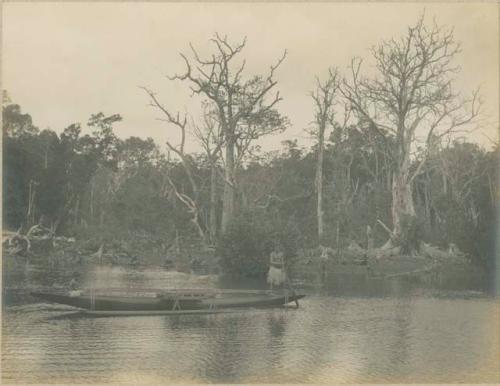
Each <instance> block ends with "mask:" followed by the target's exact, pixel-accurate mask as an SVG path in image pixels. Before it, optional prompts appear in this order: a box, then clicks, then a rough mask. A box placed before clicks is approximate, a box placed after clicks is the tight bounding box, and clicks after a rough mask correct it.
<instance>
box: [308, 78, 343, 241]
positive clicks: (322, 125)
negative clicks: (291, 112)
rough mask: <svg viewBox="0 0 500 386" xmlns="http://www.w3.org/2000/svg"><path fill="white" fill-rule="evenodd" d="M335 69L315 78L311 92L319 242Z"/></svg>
mask: <svg viewBox="0 0 500 386" xmlns="http://www.w3.org/2000/svg"><path fill="white" fill-rule="evenodd" d="M339 78H340V77H339V75H338V71H337V69H333V68H331V69H329V71H328V78H327V79H326V80H325V81H323V82H321V81H320V80H319V78H316V88H315V90H314V91H313V92H311V97H312V99H313V101H314V108H315V114H314V124H315V128H314V130H313V134H314V136H315V137H316V138H317V141H318V159H317V164H316V181H315V182H316V192H317V219H318V240H319V243H320V244H321V242H322V240H323V236H324V219H323V217H324V210H323V155H324V150H325V144H324V142H325V131H326V129H327V126H328V125H330V126H331V127H333V124H334V111H333V107H334V104H335V95H336V93H337V90H338V87H339Z"/></svg>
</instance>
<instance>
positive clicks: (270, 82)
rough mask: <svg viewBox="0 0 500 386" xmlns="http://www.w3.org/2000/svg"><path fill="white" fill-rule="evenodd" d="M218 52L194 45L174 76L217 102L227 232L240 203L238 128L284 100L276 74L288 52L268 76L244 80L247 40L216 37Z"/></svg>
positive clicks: (213, 41)
mask: <svg viewBox="0 0 500 386" xmlns="http://www.w3.org/2000/svg"><path fill="white" fill-rule="evenodd" d="M210 43H212V44H213V46H214V50H213V52H212V54H211V55H209V56H208V57H206V58H204V57H201V56H200V55H199V54H198V51H197V50H196V49H195V48H194V47H193V46H192V45H190V47H191V51H192V55H191V58H188V57H187V56H186V55H184V54H182V53H181V57H182V58H183V59H184V63H185V66H186V70H185V72H184V73H182V74H178V75H175V76H173V77H171V78H170V79H172V80H181V81H186V82H188V83H189V85H190V88H191V91H192V92H193V94H198V95H200V96H202V97H204V98H206V99H208V100H209V101H211V102H213V104H214V106H215V109H216V111H217V119H218V122H219V124H220V128H221V130H222V133H223V136H224V152H225V155H224V161H225V173H224V180H225V181H224V195H223V211H222V224H221V228H222V231H223V232H224V231H225V230H226V229H227V226H228V224H229V222H230V220H231V219H232V218H233V216H234V213H235V204H236V203H235V200H236V177H235V171H236V159H235V157H236V155H235V149H236V144H237V141H238V129H239V128H240V127H241V124H242V123H243V122H244V121H245V120H249V121H251V118H252V117H258V116H262V115H263V114H265V113H266V112H269V111H272V110H273V107H274V106H275V105H276V104H277V103H278V102H279V101H280V100H281V99H282V98H281V97H280V94H279V92H274V89H275V88H276V85H277V81H276V80H275V78H274V76H275V72H276V70H277V68H278V67H279V66H280V65H281V63H282V62H283V60H284V59H285V56H286V51H285V52H284V53H283V55H282V56H281V57H280V58H279V60H278V61H277V62H276V63H275V64H273V65H271V67H270V70H269V72H268V73H267V75H256V76H252V77H250V78H247V79H244V77H243V73H244V70H245V60H242V61H240V62H239V63H238V60H239V58H240V56H241V53H242V51H243V49H244V47H245V45H246V39H244V40H243V41H242V42H241V43H237V44H233V43H231V42H229V40H228V38H227V37H225V36H221V35H219V34H215V36H214V37H213V38H212V39H210Z"/></svg>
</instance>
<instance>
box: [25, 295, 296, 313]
mask: <svg viewBox="0 0 500 386" xmlns="http://www.w3.org/2000/svg"><path fill="white" fill-rule="evenodd" d="M31 294H32V295H33V296H35V297H37V298H39V299H42V300H44V301H47V302H50V303H58V304H65V305H69V306H73V307H77V308H81V309H84V310H86V311H88V312H89V313H94V314H96V315H97V314H99V313H101V314H110V313H115V314H116V315H120V314H131V313H137V314H158V313H160V314H162V313H163V314H170V313H181V312H182V313H188V312H189V311H196V312H198V313H209V312H210V313H211V312H215V311H216V310H219V309H229V308H242V307H246V308H260V307H275V306H283V305H286V304H288V303H291V302H295V304H296V305H297V306H298V300H299V299H301V298H303V297H304V295H300V294H295V293H290V294H287V293H284V292H281V293H276V292H269V291H210V290H209V291H204V290H196V291H193V290H190V291H162V292H151V291H149V292H148V291H141V292H129V291H120V292H118V291H100V292H95V291H70V292H32V293H31Z"/></svg>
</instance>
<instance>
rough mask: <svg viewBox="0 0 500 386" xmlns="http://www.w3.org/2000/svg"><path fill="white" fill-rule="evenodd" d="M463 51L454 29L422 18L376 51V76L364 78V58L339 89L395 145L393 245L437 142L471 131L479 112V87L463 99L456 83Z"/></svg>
mask: <svg viewBox="0 0 500 386" xmlns="http://www.w3.org/2000/svg"><path fill="white" fill-rule="evenodd" d="M459 51H460V46H459V44H457V43H455V41H454V38H453V30H448V29H445V28H443V27H440V26H438V25H436V23H433V24H432V25H431V26H427V25H426V24H425V23H424V17H423V16H422V17H421V18H420V19H419V20H418V22H417V23H416V25H414V26H412V27H409V28H408V31H407V33H406V35H405V36H403V37H402V38H400V39H390V40H387V41H384V42H382V43H381V44H380V45H379V46H377V47H374V48H373V49H372V54H373V58H374V61H375V67H376V75H375V76H374V77H372V78H366V77H363V76H362V75H361V64H362V60H360V59H353V61H352V63H351V68H350V72H351V75H350V79H346V80H344V82H343V83H342V86H341V88H340V90H341V93H342V95H343V96H344V97H345V98H346V99H347V100H348V101H349V103H350V104H351V107H352V109H353V111H354V112H355V114H356V116H357V118H358V120H359V121H360V122H361V123H362V126H365V127H366V128H367V129H366V130H365V134H367V135H368V132H372V133H375V134H376V135H377V136H379V137H380V138H381V139H382V140H383V141H384V142H385V143H386V145H387V146H388V148H389V147H390V154H391V158H392V159H391V162H392V165H393V170H392V220H393V232H392V238H391V239H392V242H393V243H394V242H395V241H397V240H399V239H400V236H401V235H402V234H403V229H402V227H403V225H402V219H403V218H404V217H405V216H409V217H410V218H413V217H414V216H415V208H414V203H413V197H412V182H413V180H414V179H415V177H416V176H418V175H419V174H420V172H421V171H422V167H423V165H424V164H425V162H426V160H427V156H428V154H429V151H430V149H431V148H432V146H433V141H435V140H438V139H440V138H442V137H444V136H447V135H452V134H454V133H457V132H458V131H463V130H469V129H470V128H471V125H470V124H471V123H472V122H473V121H474V119H475V118H476V117H477V115H478V112H479V107H480V100H479V98H478V93H477V91H475V92H473V94H472V96H471V97H470V98H462V97H461V96H460V95H459V94H457V93H456V92H455V91H454V90H453V87H452V80H453V75H454V74H456V73H457V72H458V67H457V66H455V65H454V64H453V60H454V58H455V57H456V55H457V54H458V53H459ZM415 165H416V166H415ZM389 245H390V244H388V246H389Z"/></svg>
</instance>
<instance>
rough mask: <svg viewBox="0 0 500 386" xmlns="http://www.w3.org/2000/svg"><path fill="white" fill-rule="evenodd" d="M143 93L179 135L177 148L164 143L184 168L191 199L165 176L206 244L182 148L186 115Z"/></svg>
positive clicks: (189, 165) (195, 188)
mask: <svg viewBox="0 0 500 386" xmlns="http://www.w3.org/2000/svg"><path fill="white" fill-rule="evenodd" d="M142 89H143V90H144V91H146V93H147V94H148V95H149V98H150V106H152V107H154V108H156V109H157V110H159V111H160V112H161V113H162V114H163V116H164V118H158V119H159V120H161V121H165V122H167V123H169V124H172V125H174V126H176V127H177V128H178V129H179V131H180V134H181V141H180V144H179V145H178V146H174V145H172V144H171V143H170V142H169V141H167V142H166V144H167V146H168V148H169V150H171V151H172V152H174V153H175V154H177V156H178V157H179V159H180V161H181V163H182V166H183V168H184V171H185V173H186V175H187V177H188V180H189V183H190V185H191V189H192V192H193V197H190V196H188V195H187V194H185V193H180V192H179V191H178V189H177V187H176V186H175V184H174V183H173V181H172V179H171V178H170V177H169V176H167V180H168V183H169V185H170V186H171V188H172V190H173V192H174V194H175V196H176V197H177V198H178V199H179V200H180V201H181V202H182V203H183V204H184V205H185V206H186V208H187V210H188V212H189V213H190V214H191V222H192V223H193V225H194V226H195V228H196V230H197V231H198V234H199V236H200V238H201V240H202V241H203V242H204V243H205V244H207V241H208V240H207V237H206V234H205V231H204V229H203V227H202V226H201V225H200V208H199V189H198V184H197V183H196V179H195V176H194V171H193V165H192V159H191V157H190V156H189V155H188V154H187V153H186V152H185V150H184V147H185V144H186V135H187V133H186V131H187V123H188V120H187V115H184V116H183V117H182V118H181V116H180V114H179V113H177V114H175V115H174V114H171V113H170V112H169V111H168V109H167V108H166V107H164V106H163V105H162V104H161V103H160V101H159V100H158V98H157V97H156V94H155V93H154V92H153V91H151V90H149V89H148V88H146V87H142Z"/></svg>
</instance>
